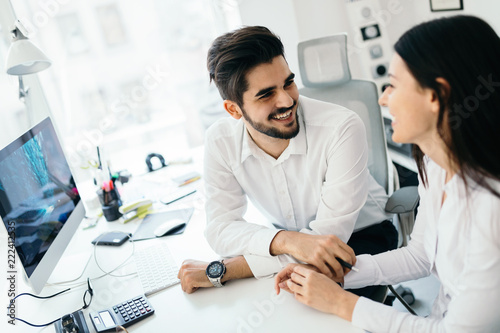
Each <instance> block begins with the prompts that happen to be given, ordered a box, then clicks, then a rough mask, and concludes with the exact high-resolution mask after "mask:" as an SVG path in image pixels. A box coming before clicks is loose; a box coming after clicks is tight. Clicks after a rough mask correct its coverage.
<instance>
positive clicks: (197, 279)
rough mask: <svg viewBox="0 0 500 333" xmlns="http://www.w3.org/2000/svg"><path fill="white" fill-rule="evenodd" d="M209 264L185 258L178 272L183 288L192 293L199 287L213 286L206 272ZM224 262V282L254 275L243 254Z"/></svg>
mask: <svg viewBox="0 0 500 333" xmlns="http://www.w3.org/2000/svg"><path fill="white" fill-rule="evenodd" d="M208 264H209V263H208V262H206V261H197V260H185V261H184V262H183V263H182V266H181V269H180V270H179V274H177V277H178V278H179V279H180V280H181V286H182V290H184V291H185V292H186V293H188V294H191V293H194V292H195V291H196V290H198V288H209V287H213V286H214V285H213V284H212V282H210V280H208V277H207V274H206V269H207V266H208ZM224 264H225V265H226V274H224V277H223V278H222V280H221V281H222V282H226V281H229V280H235V279H244V278H248V277H252V276H253V273H252V271H251V270H250V267H249V266H248V263H247V261H246V260H245V257H243V256H238V257H234V258H229V259H224Z"/></svg>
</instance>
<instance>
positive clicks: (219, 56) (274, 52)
mask: <svg viewBox="0 0 500 333" xmlns="http://www.w3.org/2000/svg"><path fill="white" fill-rule="evenodd" d="M277 56H283V57H284V48H283V44H282V43H281V40H280V39H279V37H278V36H276V35H275V34H273V33H272V32H271V31H270V30H269V29H267V28H266V27H260V26H253V27H244V28H241V29H238V30H235V31H232V32H229V33H226V34H224V35H222V36H220V37H217V39H215V40H214V42H213V43H212V46H211V47H210V49H209V50H208V57H207V67H208V72H209V73H210V82H212V81H214V82H215V85H216V86H217V89H219V93H220V95H221V97H222V98H223V99H224V100H226V99H227V100H231V101H233V102H235V103H237V104H238V105H239V106H240V107H242V106H243V94H244V92H245V91H246V90H247V89H248V82H247V81H246V74H247V73H248V71H249V70H251V69H252V68H254V67H256V66H258V65H260V64H263V63H271V62H272V60H273V59H274V58H275V57H277Z"/></svg>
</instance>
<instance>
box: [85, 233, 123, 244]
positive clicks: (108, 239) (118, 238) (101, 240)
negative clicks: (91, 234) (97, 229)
mask: <svg viewBox="0 0 500 333" xmlns="http://www.w3.org/2000/svg"><path fill="white" fill-rule="evenodd" d="M131 236H132V234H130V233H125V232H122V231H112V232H107V233H104V234H101V235H100V236H99V237H97V238H96V239H94V240H93V241H92V244H94V245H111V246H120V245H122V244H123V243H125V242H126V241H127V239H129V238H130V237H131Z"/></svg>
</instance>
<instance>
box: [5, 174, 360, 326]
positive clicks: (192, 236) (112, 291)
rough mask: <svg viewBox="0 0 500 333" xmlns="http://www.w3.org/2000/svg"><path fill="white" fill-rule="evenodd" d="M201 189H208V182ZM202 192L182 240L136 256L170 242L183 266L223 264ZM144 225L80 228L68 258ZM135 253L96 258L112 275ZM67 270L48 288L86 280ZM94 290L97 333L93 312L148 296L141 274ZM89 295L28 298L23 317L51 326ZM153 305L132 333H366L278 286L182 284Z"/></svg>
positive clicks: (111, 250)
mask: <svg viewBox="0 0 500 333" xmlns="http://www.w3.org/2000/svg"><path fill="white" fill-rule="evenodd" d="M197 183H200V184H198V185H201V182H197ZM201 192H202V191H199V192H197V193H196V194H195V195H192V196H190V197H188V198H185V199H183V200H182V201H180V202H178V203H177V204H174V206H173V207H172V209H175V208H177V209H178V208H185V207H195V212H194V214H193V216H192V217H191V220H190V222H189V223H188V226H187V228H186V230H185V232H184V233H183V234H182V235H176V236H167V237H163V238H161V239H154V240H147V241H141V242H136V244H135V246H136V248H137V247H139V246H146V245H147V244H148V242H167V243H168V245H169V247H170V250H171V252H172V254H173V256H174V258H175V260H176V262H177V264H178V265H179V266H180V264H181V263H182V261H183V260H184V259H188V258H190V259H198V260H205V261H211V260H214V259H216V258H218V256H217V255H215V253H214V252H213V251H212V249H211V248H210V247H209V245H208V244H207V242H206V240H205V238H204V236H203V230H204V227H205V213H204V207H203V198H202V196H203V194H202V193H201ZM138 225H139V222H138V221H132V222H129V223H127V224H121V223H119V222H106V221H105V220H104V219H101V220H100V221H99V223H98V224H97V226H96V227H94V228H91V229H87V230H82V229H81V228H79V230H78V232H77V233H76V234H75V235H74V237H73V239H72V241H71V243H70V245H69V246H68V248H67V250H66V251H65V254H64V257H66V258H74V255H75V254H82V253H84V254H85V253H87V254H90V253H93V246H92V244H91V243H90V242H91V240H92V239H94V238H95V237H97V236H98V235H99V234H101V233H102V232H105V231H110V230H121V231H128V232H133V231H134V230H135V229H136V228H137V226H138ZM2 243H3V239H2ZM132 249H133V245H132V243H128V242H127V243H125V244H124V245H122V246H120V247H111V246H100V247H97V258H98V260H99V263H100V265H101V266H102V267H103V268H104V269H105V270H110V269H112V268H114V267H116V266H117V264H119V263H121V262H122V261H123V260H124V259H125V258H126V257H127V256H128V255H130V253H131V252H132ZM5 252H6V251H5ZM72 256H73V257H72ZM80 260H81V259H80ZM61 266H64V267H63V268H67V271H66V272H64V271H55V273H54V274H53V275H52V276H51V278H50V280H49V282H54V281H61V280H63V281H65V280H67V279H68V278H69V277H71V275H72V276H73V277H75V276H78V274H79V272H78V273H77V272H73V271H72V269H71V266H72V265H71V264H64V263H62V264H61V265H58V269H59V268H61ZM134 272H135V264H134V263H133V261H131V262H130V263H129V264H127V265H126V266H124V267H123V268H120V269H119V270H118V271H117V272H115V273H114V274H117V275H124V274H127V273H134ZM66 275H68V276H66ZM100 275H102V272H101V271H100V270H99V268H98V267H97V266H96V264H95V261H94V258H93V257H92V258H91V261H90V263H89V265H88V267H87V268H86V270H85V273H84V276H83V277H82V278H81V279H80V281H82V282H85V281H86V278H87V277H90V278H91V279H92V278H95V277H97V276H100ZM92 283H93V288H94V297H93V300H92V304H91V306H90V307H89V308H88V309H85V310H83V312H84V315H85V318H86V320H87V324H88V326H89V329H90V332H95V330H94V327H93V326H92V324H91V322H90V319H89V316H88V314H89V313H90V312H93V311H99V310H103V309H107V308H109V307H111V306H113V305H115V304H117V303H119V302H122V301H124V300H126V299H129V298H132V297H135V296H137V295H140V294H142V293H143V291H142V287H141V285H140V281H139V279H138V277H137V275H136V274H134V275H132V276H128V277H111V276H106V277H103V278H101V279H96V280H94V281H93V282H92ZM65 288H66V287H63V286H60V285H59V286H52V285H50V286H46V287H45V288H44V289H43V291H42V293H41V294H42V295H49V294H52V293H55V292H57V291H60V290H63V289H65ZM4 290H6V288H3V291H2V299H3V300H4V302H3V303H4V304H7V303H6V296H7V292H4ZM85 290H86V285H81V286H79V287H76V288H73V289H72V290H70V291H69V292H66V293H64V294H61V295H59V296H56V297H55V298H52V299H47V300H39V299H34V298H31V297H29V296H23V297H21V298H19V299H18V302H17V316H18V317H20V318H23V319H25V320H28V321H30V322H32V323H45V322H48V321H51V320H53V319H56V318H59V317H61V316H63V315H65V314H67V313H71V312H73V311H75V310H77V309H80V308H81V307H82V305H83V301H82V296H83V294H84V292H85ZM20 292H30V289H29V288H28V287H27V286H26V284H25V282H24V281H23V279H22V278H21V274H19V275H18V293H20ZM148 299H149V301H150V302H151V304H152V305H153V307H154V308H155V313H154V315H152V316H151V317H149V318H146V319H144V320H143V321H141V322H139V323H137V324H134V325H132V326H130V327H129V328H128V330H129V332H201V331H206V332H245V333H247V332H304V331H312V332H343V333H346V332H347V333H349V332H353V333H354V332H363V331H362V330H361V329H359V328H355V327H353V326H352V325H351V324H350V323H349V322H347V321H345V320H343V319H340V318H339V317H336V316H334V315H330V314H325V313H322V312H320V311H317V310H314V309H312V308H309V307H307V306H305V305H303V304H301V303H299V302H298V301H296V300H295V299H294V297H293V296H292V295H290V294H288V293H286V292H282V294H281V295H279V296H276V295H275V292H274V280H273V279H264V280H257V279H254V278H250V279H243V280H237V281H229V282H228V283H227V284H226V286H225V287H223V288H217V289H216V288H205V289H199V290H197V291H196V292H195V293H193V294H186V293H184V292H183V291H182V289H181V287H180V284H177V285H175V286H172V287H170V288H168V289H165V290H163V291H160V292H158V293H156V294H153V295H150V296H149V297H148ZM6 322H7V318H6V317H5V316H4V319H2V324H1V325H0V327H5V329H1V331H2V332H55V329H54V326H53V325H50V326H48V327H46V328H32V327H29V326H27V325H25V324H24V323H21V322H17V325H16V326H12V325H8V324H7V323H6Z"/></svg>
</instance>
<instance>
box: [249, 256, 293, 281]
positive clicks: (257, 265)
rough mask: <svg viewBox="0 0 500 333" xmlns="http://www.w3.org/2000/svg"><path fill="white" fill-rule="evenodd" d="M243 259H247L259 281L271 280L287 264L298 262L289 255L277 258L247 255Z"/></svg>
mask: <svg viewBox="0 0 500 333" xmlns="http://www.w3.org/2000/svg"><path fill="white" fill-rule="evenodd" d="M243 257H245V260H246V261H247V264H248V267H250V270H251V271H252V273H253V276H255V278H257V279H266V278H270V277H272V276H273V275H274V274H275V273H278V272H279V271H281V270H282V269H283V268H284V267H285V266H286V265H287V264H289V263H292V262H297V260H295V258H293V257H292V256H291V255H288V254H282V255H279V256H275V257H262V256H256V255H251V254H247V255H244V256H243Z"/></svg>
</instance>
